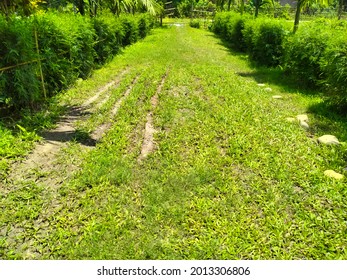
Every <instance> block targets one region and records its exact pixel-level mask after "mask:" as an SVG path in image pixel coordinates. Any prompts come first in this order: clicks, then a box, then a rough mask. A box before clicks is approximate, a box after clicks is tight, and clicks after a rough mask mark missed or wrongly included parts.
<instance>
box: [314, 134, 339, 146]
mask: <svg viewBox="0 0 347 280" xmlns="http://www.w3.org/2000/svg"><path fill="white" fill-rule="evenodd" d="M317 140H318V143H321V144H326V145H338V144H340V142H339V140H338V139H337V138H336V136H334V135H323V136H321V137H319V138H318V139H317Z"/></svg>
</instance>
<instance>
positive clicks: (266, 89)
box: [264, 87, 272, 91]
mask: <svg viewBox="0 0 347 280" xmlns="http://www.w3.org/2000/svg"><path fill="white" fill-rule="evenodd" d="M264 90H265V91H272V88H269V87H267V88H264Z"/></svg>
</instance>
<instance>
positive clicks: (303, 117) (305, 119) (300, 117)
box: [296, 114, 308, 122]
mask: <svg viewBox="0 0 347 280" xmlns="http://www.w3.org/2000/svg"><path fill="white" fill-rule="evenodd" d="M296 118H297V120H298V121H299V122H308V116H307V115H305V114H303V115H297V116H296Z"/></svg>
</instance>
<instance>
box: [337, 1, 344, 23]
mask: <svg viewBox="0 0 347 280" xmlns="http://www.w3.org/2000/svg"><path fill="white" fill-rule="evenodd" d="M343 2H344V1H343V0H339V9H338V12H337V18H338V19H339V20H340V19H341V17H342V11H343Z"/></svg>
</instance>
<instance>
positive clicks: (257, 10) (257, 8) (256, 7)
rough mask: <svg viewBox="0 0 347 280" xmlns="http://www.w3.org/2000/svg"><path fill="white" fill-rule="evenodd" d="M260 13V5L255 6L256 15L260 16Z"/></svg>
mask: <svg viewBox="0 0 347 280" xmlns="http://www.w3.org/2000/svg"><path fill="white" fill-rule="evenodd" d="M258 14H259V6H258V5H256V6H255V13H254V17H255V18H257V17H258Z"/></svg>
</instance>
